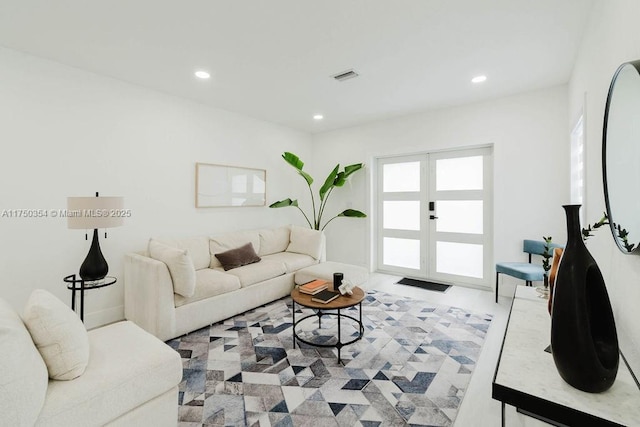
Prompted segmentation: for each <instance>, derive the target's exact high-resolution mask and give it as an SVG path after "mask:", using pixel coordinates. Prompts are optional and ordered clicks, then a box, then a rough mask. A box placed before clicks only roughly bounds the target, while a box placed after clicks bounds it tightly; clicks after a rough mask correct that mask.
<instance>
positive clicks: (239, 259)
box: [214, 243, 260, 270]
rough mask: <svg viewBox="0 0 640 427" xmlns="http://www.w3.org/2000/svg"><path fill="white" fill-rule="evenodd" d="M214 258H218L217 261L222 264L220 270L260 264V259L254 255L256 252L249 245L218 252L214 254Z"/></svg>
mask: <svg viewBox="0 0 640 427" xmlns="http://www.w3.org/2000/svg"><path fill="white" fill-rule="evenodd" d="M214 256H215V257H216V258H218V261H220V264H222V268H224V269H225V270H231V269H233V268H238V267H242V266H243V265H247V264H253V263H255V262H260V257H259V256H258V254H256V251H254V250H253V245H251V243H247V244H246V245H242V246H240V247H239V248H235V249H231V250H228V251H225V252H220V253H219V254H214Z"/></svg>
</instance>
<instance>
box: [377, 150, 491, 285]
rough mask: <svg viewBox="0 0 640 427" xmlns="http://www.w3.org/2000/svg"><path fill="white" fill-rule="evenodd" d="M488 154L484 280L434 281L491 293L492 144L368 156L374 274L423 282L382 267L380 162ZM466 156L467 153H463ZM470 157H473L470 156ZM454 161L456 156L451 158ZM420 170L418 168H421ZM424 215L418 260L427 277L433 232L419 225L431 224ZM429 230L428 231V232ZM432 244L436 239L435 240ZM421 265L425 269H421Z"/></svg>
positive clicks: (409, 273) (408, 272) (411, 273)
mask: <svg viewBox="0 0 640 427" xmlns="http://www.w3.org/2000/svg"><path fill="white" fill-rule="evenodd" d="M487 149H488V150H489V153H487V155H485V156H484V165H485V167H484V168H483V170H484V176H483V180H484V183H485V184H484V185H483V187H484V188H487V186H490V187H489V188H490V191H488V192H487V193H486V194H485V196H484V199H483V200H484V203H485V204H486V205H487V210H488V212H487V215H485V216H484V218H483V235H484V236H485V239H484V242H483V248H484V256H483V276H484V277H483V278H482V279H474V278H469V279H471V280H465V281H459V280H455V279H448V278H447V277H446V276H445V275H442V276H439V277H438V278H437V279H434V280H438V281H439V282H442V283H446V284H456V285H462V286H466V287H471V288H479V289H491V287H492V269H493V255H494V248H493V241H494V234H493V217H494V212H493V210H494V205H493V201H494V185H493V175H494V168H493V157H494V144H483V145H474V146H467V147H454V148H444V149H437V150H428V151H417V152H409V153H393V154H377V155H376V154H374V155H372V156H371V159H372V162H371V164H372V165H375V168H374V170H373V173H372V176H371V177H372V179H371V184H372V185H371V190H372V191H371V194H372V199H371V212H374V213H375V216H376V217H375V218H372V221H371V224H372V230H371V242H372V243H373V245H372V248H371V252H370V254H371V265H372V266H373V269H372V270H373V271H375V272H379V273H383V274H391V275H396V276H398V275H404V276H405V277H413V278H417V279H424V277H416V275H415V274H416V272H415V270H406V271H405V273H406V274H403V272H402V269H399V268H398V269H392V270H390V269H385V268H384V267H383V265H382V244H381V241H382V240H381V238H382V236H381V231H382V219H383V217H382V203H381V202H380V196H381V193H380V191H379V189H381V182H382V171H381V170H380V167H379V161H380V160H383V159H398V160H399V162H401V161H402V160H400V159H411V158H416V157H418V156H425V158H426V159H427V160H428V159H429V155H439V154H443V153H451V154H454V153H456V152H460V157H466V156H468V155H469V154H467V153H469V152H471V151H474V150H478V151H486V150H487ZM463 152H466V153H463ZM472 155H473V154H472ZM452 157H455V156H452ZM422 166H424V168H427V165H422ZM422 166H421V167H422ZM486 166H490V168H487V167H486ZM427 172H428V173H429V174H431V173H432V171H431V170H425V172H422V171H421V176H422V173H427ZM427 180H431V177H427V178H426V180H425V181H424V182H425V183H426V184H427V185H429V182H428V181H427ZM425 193H426V197H429V194H428V191H427V192H425ZM427 205H428V200H426V201H425V206H427ZM427 214H428V211H427V212H425V213H423V212H421V233H423V234H425V236H424V238H421V245H424V246H426V247H425V248H424V249H423V248H421V250H422V253H423V254H424V256H423V257H422V259H421V272H423V273H424V274H425V276H426V271H427V266H426V263H427V262H429V260H430V258H431V257H430V256H429V255H430V250H431V248H429V247H428V246H429V245H428V243H427V242H428V241H429V240H430V239H428V236H426V235H427V234H428V233H429V231H428V228H432V227H431V225H430V224H426V225H425V226H423V225H422V222H423V221H424V222H431V221H428V220H427V219H426V218H427ZM427 227H428V228H427ZM434 241H435V239H434ZM423 264H424V266H423Z"/></svg>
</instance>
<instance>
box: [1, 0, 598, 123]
mask: <svg viewBox="0 0 640 427" xmlns="http://www.w3.org/2000/svg"><path fill="white" fill-rule="evenodd" d="M591 5H592V0H535V1H534V0H315V1H311V0H269V1H265V0H235V1H232V0H183V1H176V0H109V1H97V0H93V1H88V0H56V1H51V0H0V45H1V46H4V47H7V48H10V49H14V50H18V51H23V52H27V53H30V54H33V55H37V56H40V57H44V58H48V59H51V60H54V61H57V62H60V63H63V64H67V65H71V66H74V67H78V68H81V69H84V70H88V71H91V72H94V73H97V74H101V75H106V76H110V77H113V78H116V79H119V80H123V81H126V82H129V83H133V84H136V85H140V86H144V87H147V88H151V89H155V90H158V91H161V92H164V93H167V94H172V95H176V96H180V97H184V98H188V99H192V100H196V101H198V102H202V103H204V104H207V105H211V106H214V107H217V108H222V109H226V110H231V111H235V112H239V113H242V114H245V115H248V116H251V117H255V118H258V119H262V120H267V121H269V122H274V123H278V124H282V125H284V126H288V127H291V128H295V129H300V130H303V131H307V132H312V133H316V132H323V131H328V130H333V129H338V128H343V127H348V126H354V125H358V124H361V123H365V122H369V121H374V120H381V119H385V118H389V117H393V116H398V115H404V114H410V113H415V112H419V111H424V110H429V109H435V108H443V107H447V106H453V105H460V104H466V103H471V102H477V101H481V100H485V99H490V98H496V97H501V96H505V95H510V94H514V93H518V92H523V91H527V90H534V89H539V88H543V87H548V86H553V85H558V84H564V83H566V82H567V81H568V80H569V76H570V73H571V69H572V67H573V63H574V60H575V57H576V53H577V49H578V46H579V43H580V38H581V35H582V32H583V29H584V26H585V25H586V21H587V18H588V15H589V11H590V9H591ZM196 69H204V70H207V71H209V72H210V73H211V78H210V79H209V80H199V79H197V78H195V77H194V74H193V73H194V71H196ZM348 69H354V70H355V71H356V72H357V73H359V74H360V75H359V77H357V78H354V79H350V80H346V81H343V82H337V81H335V80H334V79H333V78H331V77H330V76H332V75H334V74H337V73H340V72H342V71H345V70H348ZM480 74H484V75H486V76H487V81H486V82H485V83H482V84H472V83H471V78H472V77H474V76H476V75H480ZM314 114H323V115H324V120H321V121H316V120H314V119H313V117H312V116H313V115H314Z"/></svg>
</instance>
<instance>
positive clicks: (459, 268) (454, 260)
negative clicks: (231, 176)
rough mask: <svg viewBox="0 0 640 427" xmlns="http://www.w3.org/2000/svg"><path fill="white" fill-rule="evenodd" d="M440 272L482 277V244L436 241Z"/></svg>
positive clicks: (438, 269) (437, 263)
mask: <svg viewBox="0 0 640 427" xmlns="http://www.w3.org/2000/svg"><path fill="white" fill-rule="evenodd" d="M436 245H437V247H436V251H437V254H438V255H437V257H438V258H437V260H436V270H437V271H438V273H446V274H456V275H460V276H468V277H477V278H479V279H482V277H483V273H482V270H483V269H482V245H474V244H470V243H452V242H436Z"/></svg>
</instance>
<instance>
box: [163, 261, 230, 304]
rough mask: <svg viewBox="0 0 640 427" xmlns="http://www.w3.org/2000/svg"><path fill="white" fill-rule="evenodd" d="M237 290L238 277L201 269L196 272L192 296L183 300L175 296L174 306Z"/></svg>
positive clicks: (180, 296)
mask: <svg viewBox="0 0 640 427" xmlns="http://www.w3.org/2000/svg"><path fill="white" fill-rule="evenodd" d="M237 289H240V280H239V279H238V277H236V276H234V275H231V274H226V273H223V272H221V271H218V270H213V269H211V268H203V269H202V270H196V291H195V293H194V294H193V296H191V297H189V298H185V297H183V296H182V295H178V294H176V295H175V304H176V307H180V306H183V305H185V304H189V303H192V302H196V301H200V300H203V299H207V298H210V297H215V296H216V295H221V294H224V293H227V292H232V291H235V290H237Z"/></svg>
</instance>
